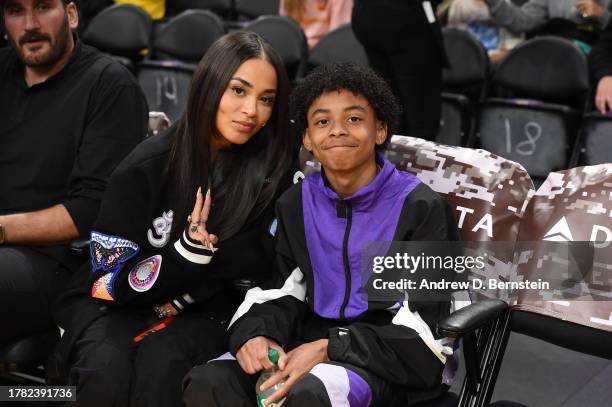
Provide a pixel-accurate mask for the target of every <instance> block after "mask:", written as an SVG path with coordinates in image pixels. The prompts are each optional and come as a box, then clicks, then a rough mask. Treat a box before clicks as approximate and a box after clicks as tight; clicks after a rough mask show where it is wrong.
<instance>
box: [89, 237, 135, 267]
mask: <svg viewBox="0 0 612 407" xmlns="http://www.w3.org/2000/svg"><path fill="white" fill-rule="evenodd" d="M89 250H90V253H91V270H92V271H96V270H99V269H102V270H104V271H106V272H109V273H115V272H117V271H119V269H120V268H121V264H122V263H125V262H126V261H128V260H129V259H131V258H132V257H134V256H136V254H138V252H139V251H140V246H138V245H137V244H136V243H134V242H130V241H129V240H127V239H122V238H120V237H117V236H109V235H105V234H103V233H99V232H91V242H90V243H89Z"/></svg>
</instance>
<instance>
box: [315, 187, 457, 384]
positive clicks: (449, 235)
mask: <svg viewBox="0 0 612 407" xmlns="http://www.w3.org/2000/svg"><path fill="white" fill-rule="evenodd" d="M420 192H425V194H424V196H422V198H423V199H421V198H419V199H416V200H412V201H407V202H406V204H405V205H404V210H403V211H402V217H404V216H405V217H406V219H405V220H404V221H405V222H407V223H408V225H409V226H408V231H407V232H406V233H405V234H404V235H403V236H396V237H395V239H396V240H405V241H422V242H442V244H436V245H430V246H431V250H432V254H433V253H435V254H436V255H442V256H446V255H450V254H451V253H450V251H453V250H455V248H456V247H457V245H456V244H448V245H447V244H443V242H445V241H456V240H458V236H459V234H458V230H457V226H456V223H455V220H454V216H453V214H452V211H451V209H450V207H449V206H448V205H447V204H446V202H445V201H443V200H442V199H441V198H440V197H437V196H434V195H432V194H435V193H434V192H432V191H429V190H426V191H424V190H423V188H421V190H420ZM436 195H437V194H436ZM427 245H428V243H424V246H423V247H425V248H426V247H427ZM441 251H444V252H445V251H449V253H441ZM419 252H420V250H419ZM425 254H427V249H425ZM431 272H434V273H436V274H434V275H431V274H427V279H428V280H430V281H431V280H433V279H440V278H443V276H444V275H445V273H448V272H447V271H445V270H432V269H428V270H427V273H431ZM446 277H447V278H448V274H446ZM421 278H425V276H418V277H416V279H415V280H416V281H420V279H421ZM413 294H414V293H412V291H411V293H410V294H408V299H409V300H404V301H401V302H400V304H401V306H400V308H399V310H398V311H397V313H396V314H395V316H390V317H389V319H392V320H391V323H390V324H386V325H382V326H381V325H375V324H370V323H362V322H358V323H353V324H351V325H348V326H347V327H335V328H332V329H330V331H329V344H328V348H327V349H328V355H329V357H330V359H331V360H333V361H336V362H341V363H349V364H352V365H355V366H358V367H362V368H364V369H367V370H368V371H371V372H373V373H375V374H376V375H378V376H380V377H381V378H383V379H385V380H388V381H389V382H391V383H396V384H398V385H401V386H407V387H418V388H423V387H431V386H435V385H438V384H439V383H440V380H441V374H442V370H443V367H444V363H445V362H446V355H448V354H452V349H451V348H449V347H448V346H446V345H447V343H448V341H447V340H446V339H445V338H442V339H437V338H436V337H435V336H434V334H433V332H435V325H436V323H437V321H438V320H439V319H440V318H442V317H444V316H446V315H448V314H449V310H450V301H449V300H450V293H449V292H444V291H439V292H429V291H424V292H422V293H419V295H418V297H416V298H415V299H414V298H412V295H413ZM411 298H412V299H411Z"/></svg>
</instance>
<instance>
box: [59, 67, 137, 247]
mask: <svg viewBox="0 0 612 407" xmlns="http://www.w3.org/2000/svg"><path fill="white" fill-rule="evenodd" d="M147 120H148V115H147V102H146V100H145V97H144V95H143V93H142V90H141V89H140V87H139V86H138V83H136V81H135V80H134V79H133V77H132V76H131V75H130V73H129V72H128V71H127V70H126V69H125V68H124V67H122V66H119V64H117V63H114V64H110V65H109V66H108V67H106V68H105V69H104V71H103V72H102V73H101V75H100V78H99V80H98V83H97V84H96V85H95V86H94V91H93V92H92V97H91V99H90V100H89V102H88V109H87V124H86V126H85V128H84V129H83V132H82V137H81V139H80V140H81V141H80V145H79V146H78V155H77V157H76V160H75V161H74V164H73V166H72V170H71V174H70V178H69V179H68V181H67V185H68V196H67V199H66V200H65V201H64V202H63V205H64V206H65V207H66V210H67V211H68V213H69V214H70V217H71V218H72V220H73V222H74V224H75V226H76V228H77V230H78V231H79V235H81V236H87V235H88V234H89V232H90V231H91V228H92V226H93V224H94V221H95V220H96V216H97V215H98V210H99V207H100V202H101V201H102V198H103V194H104V190H105V188H106V186H107V181H108V179H109V177H110V175H111V172H112V171H113V170H114V169H115V168H116V167H117V165H118V164H119V163H120V162H121V160H122V159H123V158H125V157H126V156H127V155H128V154H129V153H130V151H132V150H133V149H134V147H135V146H136V145H137V144H138V143H140V142H141V141H142V140H143V139H144V137H145V135H146V134H147Z"/></svg>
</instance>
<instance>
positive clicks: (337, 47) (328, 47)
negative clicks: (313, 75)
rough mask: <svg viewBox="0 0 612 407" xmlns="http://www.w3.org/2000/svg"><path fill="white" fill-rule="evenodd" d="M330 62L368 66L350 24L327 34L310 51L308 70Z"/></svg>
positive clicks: (363, 51)
mask: <svg viewBox="0 0 612 407" xmlns="http://www.w3.org/2000/svg"><path fill="white" fill-rule="evenodd" d="M332 62H354V63H356V64H360V65H363V66H368V56H367V55H366V52H365V49H364V48H363V46H362V45H361V43H360V42H359V41H357V38H356V37H355V34H354V33H353V29H352V28H351V25H350V24H344V25H341V26H340V27H338V28H336V29H335V30H332V31H330V32H329V33H327V35H326V36H325V37H323V38H322V39H321V41H319V42H318V43H317V45H315V47H314V48H313V49H312V50H311V51H310V56H309V58H308V69H309V70H311V69H313V68H315V67H317V66H319V65H323V64H329V63H332Z"/></svg>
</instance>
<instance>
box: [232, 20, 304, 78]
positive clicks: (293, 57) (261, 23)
mask: <svg viewBox="0 0 612 407" xmlns="http://www.w3.org/2000/svg"><path fill="white" fill-rule="evenodd" d="M244 30H245V31H253V32H255V33H257V34H259V35H260V36H262V37H263V38H264V39H265V40H266V41H268V42H269V43H270V44H271V45H272V47H273V48H274V49H275V50H276V51H277V52H278V53H279V54H280V56H281V58H282V59H283V63H284V64H285V68H286V69H287V74H288V75H289V78H290V79H292V80H293V79H296V78H299V77H302V76H303V75H304V72H305V70H306V60H307V58H308V43H307V42H306V36H305V35H304V31H302V28H301V27H300V26H299V25H297V23H296V22H295V21H293V20H292V19H290V18H288V17H284V16H261V17H259V18H258V19H256V20H255V21H253V22H251V23H250V24H249V25H247V26H246V27H245V28H244Z"/></svg>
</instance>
